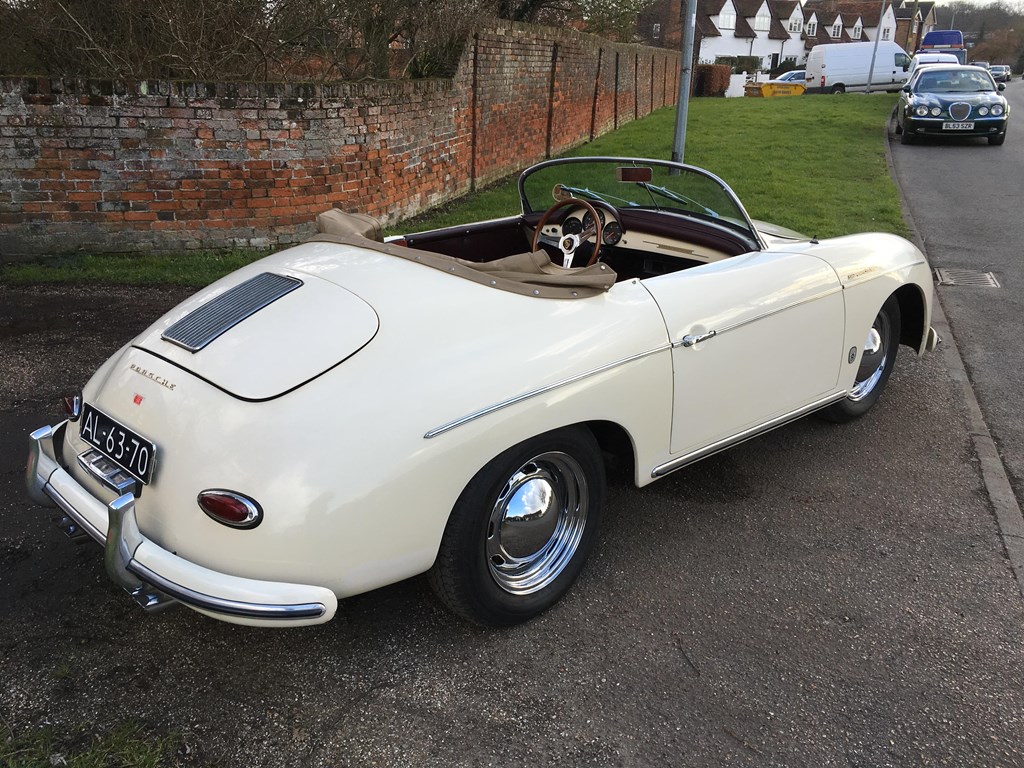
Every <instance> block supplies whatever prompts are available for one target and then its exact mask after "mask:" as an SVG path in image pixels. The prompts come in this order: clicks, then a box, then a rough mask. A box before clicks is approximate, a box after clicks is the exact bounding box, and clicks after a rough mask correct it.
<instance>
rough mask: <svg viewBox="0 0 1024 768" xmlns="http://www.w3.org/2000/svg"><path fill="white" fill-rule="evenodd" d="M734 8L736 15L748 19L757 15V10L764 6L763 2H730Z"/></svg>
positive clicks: (759, 0) (746, 0)
mask: <svg viewBox="0 0 1024 768" xmlns="http://www.w3.org/2000/svg"><path fill="white" fill-rule="evenodd" d="M732 4H733V5H734V6H736V15H737V16H742V17H744V18H750V17H753V16H756V15H757V12H758V10H760V8H761V6H762V5H763V4H764V0H732Z"/></svg>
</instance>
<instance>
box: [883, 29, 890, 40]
mask: <svg viewBox="0 0 1024 768" xmlns="http://www.w3.org/2000/svg"><path fill="white" fill-rule="evenodd" d="M891 35H892V30H891V29H889V28H888V27H886V28H885V29H883V30H882V39H883V40H888V39H889V37H890V36H891Z"/></svg>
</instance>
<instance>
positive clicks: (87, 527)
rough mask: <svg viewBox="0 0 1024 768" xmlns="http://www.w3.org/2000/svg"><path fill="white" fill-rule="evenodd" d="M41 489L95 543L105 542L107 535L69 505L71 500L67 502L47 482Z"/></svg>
mask: <svg viewBox="0 0 1024 768" xmlns="http://www.w3.org/2000/svg"><path fill="white" fill-rule="evenodd" d="M43 491H44V492H45V493H46V495H47V496H49V497H50V498H51V499H53V503H54V504H56V505H57V506H58V507H59V508H60V511H61V512H63V513H64V514H65V515H67V516H68V517H70V518H71V519H72V520H74V521H75V522H76V523H78V525H79V526H80V527H81V528H82V530H84V531H85V532H86V533H88V534H89V535H90V536H92V537H93V538H94V539H95V540H96V543H97V544H106V543H107V537H106V536H105V535H104V534H102V533H100V529H99V528H97V527H96V526H95V525H93V524H92V523H90V522H89V521H88V520H86V519H85V518H84V517H83V516H82V515H81V514H79V512H78V510H77V509H75V508H74V507H73V506H71V502H69V501H68V500H67V499H65V498H64V497H63V496H61V495H60V492H59V491H58V490H57V489H56V488H54V487H53V486H52V485H50V484H49V483H47V484H46V485H44V486H43Z"/></svg>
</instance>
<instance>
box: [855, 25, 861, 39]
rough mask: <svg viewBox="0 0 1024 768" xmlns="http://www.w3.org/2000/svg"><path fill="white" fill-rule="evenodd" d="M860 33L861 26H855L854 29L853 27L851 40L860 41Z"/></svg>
mask: <svg viewBox="0 0 1024 768" xmlns="http://www.w3.org/2000/svg"><path fill="white" fill-rule="evenodd" d="M860 33H861V26H860V24H855V25H854V27H853V39H854V40H860Z"/></svg>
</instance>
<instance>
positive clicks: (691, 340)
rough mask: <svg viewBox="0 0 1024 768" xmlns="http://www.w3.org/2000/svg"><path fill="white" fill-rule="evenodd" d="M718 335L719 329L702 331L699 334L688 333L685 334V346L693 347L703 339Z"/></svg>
mask: <svg viewBox="0 0 1024 768" xmlns="http://www.w3.org/2000/svg"><path fill="white" fill-rule="evenodd" d="M716 335H718V331H708V332H707V333H702V334H700V335H699V336H698V335H694V334H687V335H686V336H683V346H684V347H692V346H693V345H694V344H699V343H700V342H702V341H707V340H708V339H711V338H714V337H715V336H716Z"/></svg>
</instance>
